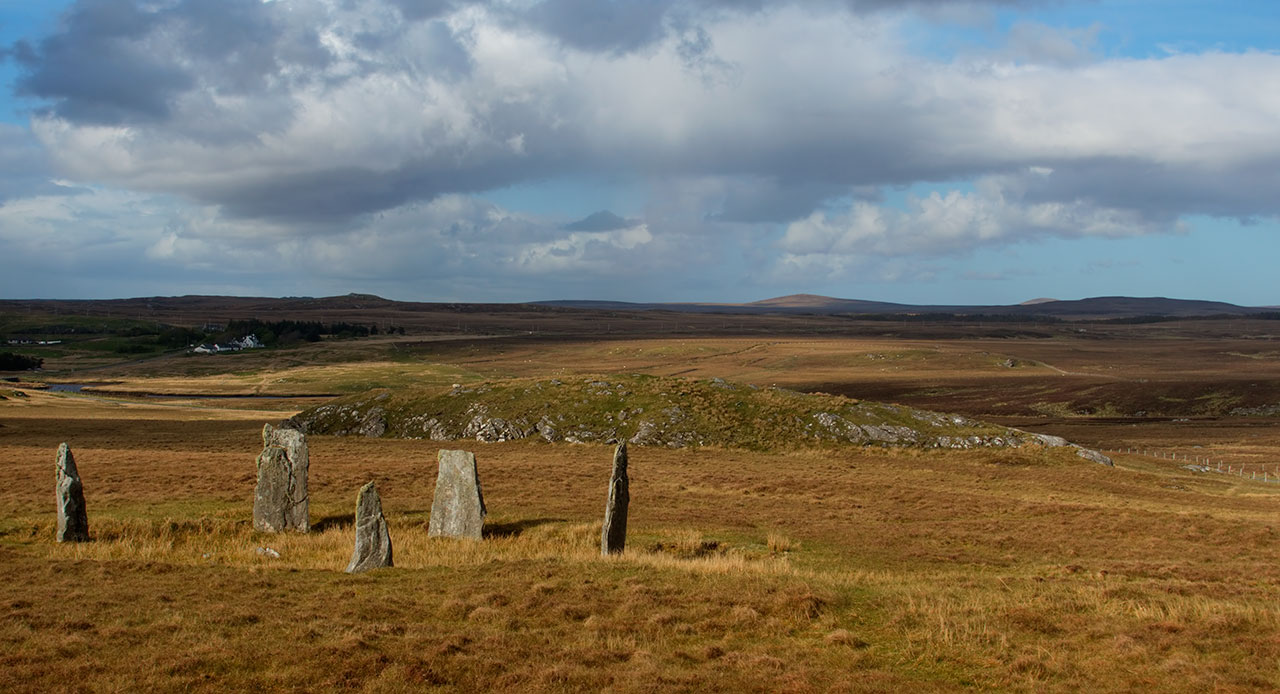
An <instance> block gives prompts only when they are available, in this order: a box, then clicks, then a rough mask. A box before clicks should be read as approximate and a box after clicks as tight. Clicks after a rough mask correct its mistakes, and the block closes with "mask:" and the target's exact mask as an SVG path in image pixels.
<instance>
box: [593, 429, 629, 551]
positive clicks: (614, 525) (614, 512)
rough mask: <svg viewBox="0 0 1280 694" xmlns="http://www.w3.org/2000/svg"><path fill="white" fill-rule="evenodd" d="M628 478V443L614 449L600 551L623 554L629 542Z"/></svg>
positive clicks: (601, 531)
mask: <svg viewBox="0 0 1280 694" xmlns="http://www.w3.org/2000/svg"><path fill="white" fill-rule="evenodd" d="M629 487H630V482H629V480H628V479H627V444H625V443H620V444H618V447H617V448H615V449H614V451H613V473H612V474H611V475H610V476H609V498H608V500H607V501H606V502H605V506H604V526H603V527H602V528H601V530H600V553H601V554H602V555H604V556H608V555H610V554H621V553H622V550H623V548H624V547H625V546H626V544H627V507H628V506H629V505H630V503H631V490H630V488H629Z"/></svg>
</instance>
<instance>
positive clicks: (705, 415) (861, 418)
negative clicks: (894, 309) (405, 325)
mask: <svg viewBox="0 0 1280 694" xmlns="http://www.w3.org/2000/svg"><path fill="white" fill-rule="evenodd" d="M371 420H373V421H376V422H377V423H378V425H377V426H373V427H370V426H369V422H370V421H371ZM296 421H297V423H298V425H299V426H301V427H302V428H303V429H304V430H305V431H307V432H308V433H316V434H334V435H363V436H392V437H397V438H413V439H430V440H433V441H453V440H458V439H472V440H477V441H489V442H492V441H507V440H514V439H522V438H530V437H538V438H541V439H543V440H545V441H567V442H571V443H574V442H599V443H618V442H624V441H625V442H627V443H630V444H633V445H638V446H666V447H671V448H680V447H684V446H721V447H726V448H747V449H753V450H778V449H786V448H795V447H806V446H823V445H835V444H856V445H890V446H915V447H922V448H954V449H960V448H976V447H982V446H995V447H1011V446H1012V447H1017V446H1022V445H1027V444H1030V445H1037V446H1044V445H1052V444H1050V443H1048V441H1046V440H1044V439H1042V438H1041V437H1039V436H1038V435H1035V434H1028V433H1026V432H1022V431H1018V430H1016V429H1009V428H1006V427H999V426H994V425H991V424H986V423H983V422H979V421H976V420H973V419H969V418H967V417H962V416H959V415H951V414H939V413H936V412H927V411H924V410H916V409H913V408H909V407H901V406H898V405H888V404H883V403H874V402H866V401H858V400H851V399H849V398H845V397H840V396H834V395H824V394H805V393H797V392H794V391H789V390H783V389H778V388H757V387H756V386H751V385H742V384H734V383H729V382H727V381H723V380H721V379H713V380H709V381H690V380H684V379H676V378H661V377H657V376H643V375H628V376H609V377H607V378H575V379H569V380H565V381H561V380H559V379H551V380H548V381H528V380H516V381H503V382H494V383H485V384H481V385H476V386H469V387H463V386H454V387H453V388H452V389H421V388H411V389H403V390H398V391H387V390H375V391H371V392H368V393H363V394H360V395H352V396H347V397H343V398H339V399H337V400H334V401H332V402H330V403H327V404H325V405H320V406H318V407H315V408H312V409H310V410H307V411H305V412H303V413H302V414H300V415H298V417H297V418H296ZM1049 438H1052V437H1049ZM1062 443H1063V444H1065V443H1066V442H1065V441H1063V442H1062ZM1060 445H1061V444H1060Z"/></svg>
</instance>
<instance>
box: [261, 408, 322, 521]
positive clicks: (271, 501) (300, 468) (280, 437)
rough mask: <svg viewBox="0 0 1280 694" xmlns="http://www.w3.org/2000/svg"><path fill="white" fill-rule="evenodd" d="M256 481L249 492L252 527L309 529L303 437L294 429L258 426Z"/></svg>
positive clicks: (309, 462) (305, 449)
mask: <svg viewBox="0 0 1280 694" xmlns="http://www.w3.org/2000/svg"><path fill="white" fill-rule="evenodd" d="M262 446H263V448H262V453H261V454H260V455H259V456H258V485H257V487H256V488H255V490H254V495H253V527H254V529H256V530H261V531H264V532H273V533H278V532H283V531H285V530H296V531H298V532H303V533H305V532H308V531H309V530H310V529H311V519H310V513H309V510H310V509H309V506H310V498H309V496H308V493H307V471H308V469H309V468H310V466H311V460H310V455H309V454H308V452H307V437H306V435H305V434H303V433H302V432H301V431H299V430H298V429H290V428H285V427H273V426H271V425H270V424H267V425H265V426H264V427H262Z"/></svg>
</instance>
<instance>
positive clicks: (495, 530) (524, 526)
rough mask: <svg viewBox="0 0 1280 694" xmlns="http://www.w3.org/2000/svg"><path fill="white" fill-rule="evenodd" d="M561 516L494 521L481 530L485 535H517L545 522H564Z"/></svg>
mask: <svg viewBox="0 0 1280 694" xmlns="http://www.w3.org/2000/svg"><path fill="white" fill-rule="evenodd" d="M564 522H566V521H565V519H563V518H529V519H526V520H518V521H512V522H510V523H494V524H492V525H485V526H484V530H483V531H482V532H483V534H484V536H485V537H518V536H519V535H520V533H523V532H524V531H526V530H528V529H529V528H536V527H538V526H539V525H546V524H547V523H564Z"/></svg>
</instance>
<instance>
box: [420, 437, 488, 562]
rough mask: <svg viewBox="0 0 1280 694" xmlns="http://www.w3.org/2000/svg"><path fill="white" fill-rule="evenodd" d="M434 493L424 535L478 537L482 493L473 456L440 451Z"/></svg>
mask: <svg viewBox="0 0 1280 694" xmlns="http://www.w3.org/2000/svg"><path fill="white" fill-rule="evenodd" d="M438 457H439V460H440V471H439V472H438V473H437V474H436V495H435V498H434V499H433V500H432V502H431V523H430V525H429V526H428V527H427V536H428V537H438V536H443V537H465V538H471V539H474V540H479V539H480V538H481V530H482V529H483V527H484V516H485V507H484V495H483V494H482V493H481V491H480V477H479V475H477V474H476V456H475V455H474V454H472V453H469V452H467V451H443V450H442V451H440V454H439V456H438Z"/></svg>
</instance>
